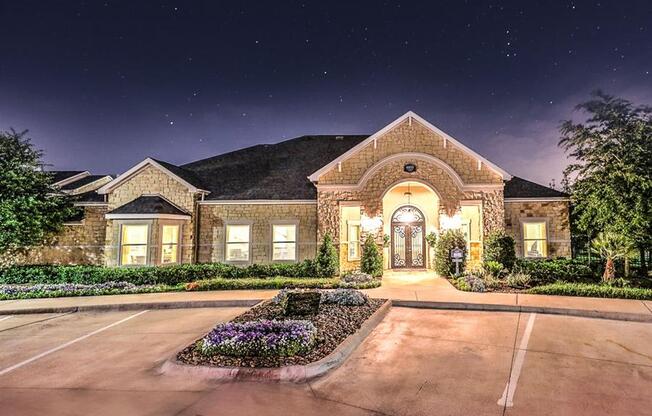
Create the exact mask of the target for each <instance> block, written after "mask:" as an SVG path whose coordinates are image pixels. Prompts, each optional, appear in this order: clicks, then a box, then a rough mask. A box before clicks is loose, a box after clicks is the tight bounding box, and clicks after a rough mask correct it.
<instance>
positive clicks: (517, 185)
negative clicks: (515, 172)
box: [504, 176, 568, 198]
mask: <svg viewBox="0 0 652 416" xmlns="http://www.w3.org/2000/svg"><path fill="white" fill-rule="evenodd" d="M504 194H505V198H567V197H568V194H567V193H564V192H560V191H557V190H556V189H552V188H548V187H547V186H543V185H539V184H538V183H534V182H531V181H528V180H526V179H523V178H519V177H516V176H513V177H512V179H510V180H509V181H505V189H504Z"/></svg>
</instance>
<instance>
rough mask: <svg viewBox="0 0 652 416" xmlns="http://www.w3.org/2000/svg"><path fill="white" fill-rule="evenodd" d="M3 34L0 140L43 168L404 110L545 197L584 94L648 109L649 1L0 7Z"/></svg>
mask: <svg viewBox="0 0 652 416" xmlns="http://www.w3.org/2000/svg"><path fill="white" fill-rule="evenodd" d="M257 3H258V4H257ZM0 19H1V23H0V129H2V130H6V129H8V128H10V127H13V128H15V129H16V130H23V129H29V130H30V136H31V137H32V138H33V141H34V143H35V144H36V145H37V146H38V147H40V148H42V149H44V150H45V152H46V156H45V159H46V161H47V162H48V163H50V164H52V169H80V170H85V169H88V170H91V171H92V172H93V173H98V174H99V173H121V172H123V171H125V170H126V169H128V168H129V167H130V166H132V165H134V164H135V163H137V162H139V161H140V160H142V159H144V158H145V157H147V156H152V157H156V158H160V159H163V160H166V161H169V162H172V163H184V162H189V161H192V160H195V159H200V158H204V157H208V156H212V155H215V154H219V153H222V152H226V151H230V150H234V149H238V148H242V147H246V146H250V145H253V144H257V143H274V142H278V141H281V140H284V139H287V138H292V137H296V136H300V135H304V134H371V133H373V132H375V131H377V130H378V129H380V128H382V127H383V126H384V125H386V124H388V123H389V122H391V121H392V120H394V119H395V118H396V117H398V116H400V115H402V114H403V113H405V112H406V111H408V110H413V111H415V112H417V113H418V114H420V115H421V116H422V117H424V118H426V119H427V120H429V121H430V122H432V123H433V124H435V125H436V126H438V127H439V128H441V129H442V130H444V131H446V132H448V133H449V134H451V135H452V136H453V137H455V138H457V139H458V140H460V141H462V142H463V143H465V144H466V145H468V146H469V147H471V148H473V149H474V150H476V151H478V152H479V153H481V154H483V155H484V156H486V157H487V158H488V159H490V160H492V161H493V162H495V163H497V164H499V165H500V166H502V167H504V168H505V169H506V170H508V171H510V172H511V173H513V174H515V175H518V176H524V177H526V178H529V179H533V180H536V181H539V182H541V183H544V184H548V182H549V181H550V179H551V178H553V177H555V178H559V177H560V176H561V170H562V168H563V167H564V166H565V164H566V160H565V158H564V156H563V152H562V151H561V150H559V149H558V148H557V146H556V144H557V141H558V135H559V134H558V126H559V122H560V120H562V119H565V118H569V117H573V114H574V113H573V112H572V110H573V107H574V106H575V105H576V104H577V103H579V102H581V101H583V100H585V99H587V98H588V97H589V95H588V94H589V92H590V91H592V90H594V89H596V88H601V89H603V90H604V91H606V92H608V93H611V94H615V95H620V96H623V97H625V98H628V99H631V100H634V101H636V102H638V103H647V104H652V3H650V2H649V0H648V1H593V2H568V1H530V0H520V1H513V2H495V1H461V0H457V1H449V2H435V1H423V2H414V3H410V2H406V1H391V2H390V1H385V2H382V1H368V2H364V1H352V0H351V1H346V2H341V4H339V5H338V4H336V2H331V1H323V0H322V1H314V2H309V1H281V0H279V1H265V2H262V1H261V2H253V1H251V2H244V1H242V2H240V1H229V2H219V1H203V2H201V1H197V2H192V1H177V2H153V1H144V0H138V1H134V0H131V1H123V2H121V1H86V2H67V1H41V2H34V1H29V0H16V1H6V0H0ZM575 114H576V113H575ZM575 116H576V115H575Z"/></svg>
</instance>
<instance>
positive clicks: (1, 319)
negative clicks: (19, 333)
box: [0, 315, 11, 321]
mask: <svg viewBox="0 0 652 416" xmlns="http://www.w3.org/2000/svg"><path fill="white" fill-rule="evenodd" d="M9 318H11V315H9V316H5V317H4V318H0V321H5V320H7V319H9Z"/></svg>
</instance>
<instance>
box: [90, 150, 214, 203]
mask: <svg viewBox="0 0 652 416" xmlns="http://www.w3.org/2000/svg"><path fill="white" fill-rule="evenodd" d="M147 165H151V166H154V167H155V168H157V169H159V170H161V171H162V172H163V173H165V174H167V175H170V176H171V177H172V178H174V179H176V180H177V181H179V182H180V183H181V184H182V185H184V186H186V187H187V188H188V189H189V190H190V191H191V192H208V191H206V190H205V189H204V188H203V187H202V186H201V183H200V181H199V179H198V178H197V177H196V176H195V175H194V174H193V173H192V172H188V171H186V170H185V169H183V168H181V167H179V166H176V165H173V164H172V163H168V162H163V161H160V160H156V159H152V158H151V157H148V158H147V159H145V160H143V161H142V162H140V163H138V164H137V165H135V166H134V167H132V168H131V169H129V170H128V171H126V172H125V173H123V174H122V175H119V176H118V177H117V178H115V179H114V180H112V181H111V182H109V183H107V184H106V185H104V186H103V187H101V188H100V189H98V192H99V193H100V194H106V193H108V192H110V191H111V189H113V188H115V187H116V186H117V185H119V184H121V183H122V182H124V181H125V180H127V179H129V178H131V177H132V176H133V175H134V174H135V173H137V172H138V171H139V170H141V169H142V168H144V167H145V166H147Z"/></svg>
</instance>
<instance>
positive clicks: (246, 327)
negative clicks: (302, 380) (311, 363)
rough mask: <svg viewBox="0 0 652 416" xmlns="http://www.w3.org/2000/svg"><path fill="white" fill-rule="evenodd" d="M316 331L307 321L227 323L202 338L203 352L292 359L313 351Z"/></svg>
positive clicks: (264, 320)
mask: <svg viewBox="0 0 652 416" xmlns="http://www.w3.org/2000/svg"><path fill="white" fill-rule="evenodd" d="M315 332H316V330H315V326H314V325H313V324H312V323H311V322H310V321H305V320H287V321H277V320H266V319H263V320H260V321H249V322H242V323H240V322H227V323H225V324H221V325H218V326H216V327H215V328H214V329H213V330H212V331H211V332H209V333H208V335H206V336H205V337H204V338H203V339H202V341H201V349H202V352H203V353H204V354H208V355H214V354H222V355H229V356H234V357H246V356H252V355H256V356H285V357H289V356H293V355H297V354H303V353H306V352H308V351H310V349H311V348H312V343H313V342H314V339H315Z"/></svg>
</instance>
